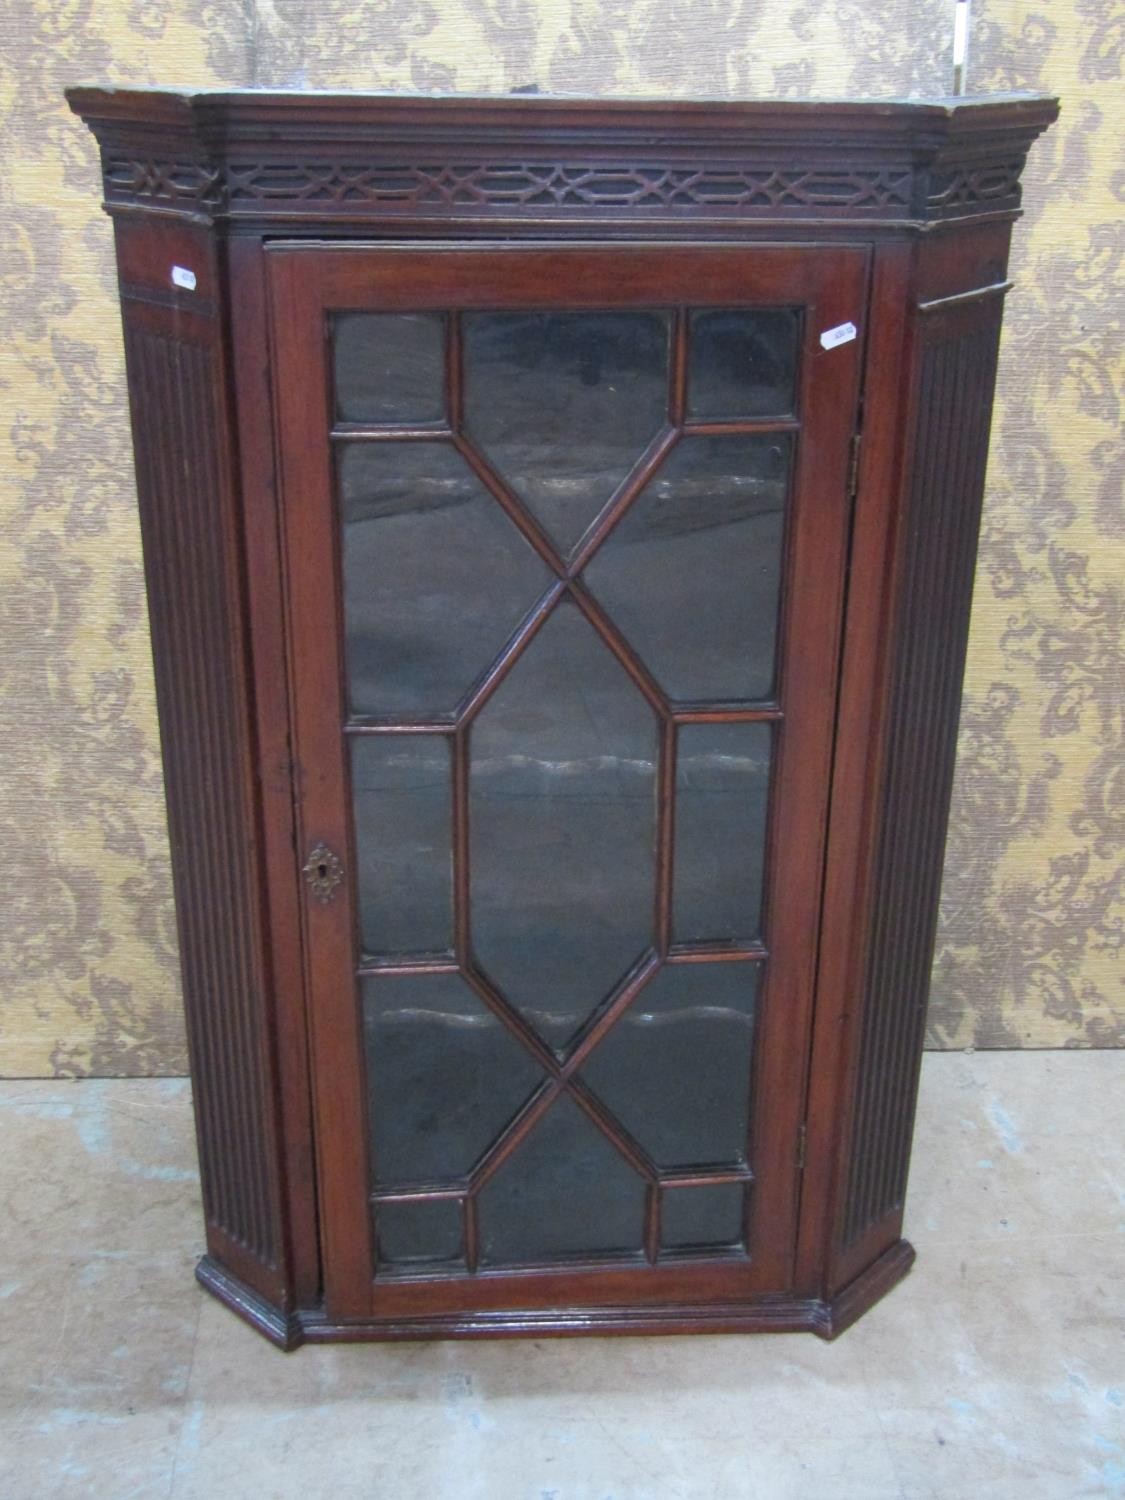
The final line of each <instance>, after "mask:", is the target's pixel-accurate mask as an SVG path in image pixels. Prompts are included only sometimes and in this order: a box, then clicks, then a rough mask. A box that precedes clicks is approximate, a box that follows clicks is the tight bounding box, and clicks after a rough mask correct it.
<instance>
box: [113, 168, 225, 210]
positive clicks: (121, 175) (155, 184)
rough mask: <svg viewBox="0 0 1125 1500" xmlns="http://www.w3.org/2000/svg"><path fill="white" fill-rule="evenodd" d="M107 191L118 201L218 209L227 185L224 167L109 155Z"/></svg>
mask: <svg viewBox="0 0 1125 1500" xmlns="http://www.w3.org/2000/svg"><path fill="white" fill-rule="evenodd" d="M102 171H103V176H104V180H105V194H106V197H107V198H108V199H110V200H111V201H113V202H114V203H121V202H137V203H174V204H184V205H187V206H188V207H192V206H196V205H198V206H201V207H207V208H217V207H218V206H219V205H220V204H221V203H222V202H223V199H224V196H225V187H224V184H223V174H222V171H221V169H220V168H218V167H214V166H210V165H208V164H206V163H204V162H198V161H162V160H160V159H157V158H152V157H149V158H145V159H143V160H142V159H138V158H135V157H122V156H107V157H106V158H105V161H104V163H103V167H102Z"/></svg>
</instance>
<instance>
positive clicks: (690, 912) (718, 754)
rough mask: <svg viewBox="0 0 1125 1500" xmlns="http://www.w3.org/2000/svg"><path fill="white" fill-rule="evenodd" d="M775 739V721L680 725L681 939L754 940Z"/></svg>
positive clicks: (675, 928) (677, 890)
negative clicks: (773, 726)
mask: <svg viewBox="0 0 1125 1500" xmlns="http://www.w3.org/2000/svg"><path fill="white" fill-rule="evenodd" d="M771 741H772V730H771V726H770V725H769V724H685V725H682V726H681V728H680V729H679V730H678V732H677V751H676V828H675V840H676V843H675V861H674V865H673V893H672V933H673V937H674V940H675V941H676V942H677V943H703V942H752V941H753V940H754V939H756V938H757V937H758V936H759V934H760V932H761V926H762V866H763V863H764V860H765V848H766V813H767V810H768V804H769V782H770V750H771Z"/></svg>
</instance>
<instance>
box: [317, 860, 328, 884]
mask: <svg viewBox="0 0 1125 1500" xmlns="http://www.w3.org/2000/svg"><path fill="white" fill-rule="evenodd" d="M316 873H317V874H318V875H319V876H320V878H321V880H323V879H324V877H325V876H326V875H327V874H328V866H327V865H326V864H325V863H324V861H323V860H321V862H320V864H318V865H317V867H316Z"/></svg>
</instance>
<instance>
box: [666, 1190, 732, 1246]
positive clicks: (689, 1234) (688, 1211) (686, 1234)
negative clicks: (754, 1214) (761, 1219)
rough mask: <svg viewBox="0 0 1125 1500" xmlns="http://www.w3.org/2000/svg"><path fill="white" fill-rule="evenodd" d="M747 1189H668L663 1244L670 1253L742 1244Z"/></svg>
mask: <svg viewBox="0 0 1125 1500" xmlns="http://www.w3.org/2000/svg"><path fill="white" fill-rule="evenodd" d="M745 1207H746V1189H745V1188H744V1187H743V1186H742V1184H741V1183H739V1182H720V1183H716V1184H715V1185H714V1186H710V1185H708V1186H705V1187H677V1188H666V1189H665V1191H664V1195H663V1198H662V1200H661V1205H660V1243H661V1244H662V1245H663V1246H664V1248H665V1249H666V1250H695V1249H699V1250H707V1249H714V1250H717V1249H720V1248H722V1247H723V1246H730V1245H738V1244H741V1243H742V1240H743V1236H744V1233H745V1229H744V1218H745Z"/></svg>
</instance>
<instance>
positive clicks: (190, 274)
mask: <svg viewBox="0 0 1125 1500" xmlns="http://www.w3.org/2000/svg"><path fill="white" fill-rule="evenodd" d="M172 285H173V286H182V287H183V289H184V291H185V292H194V291H195V272H194V271H189V270H188V268H187V266H173V267H172Z"/></svg>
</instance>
